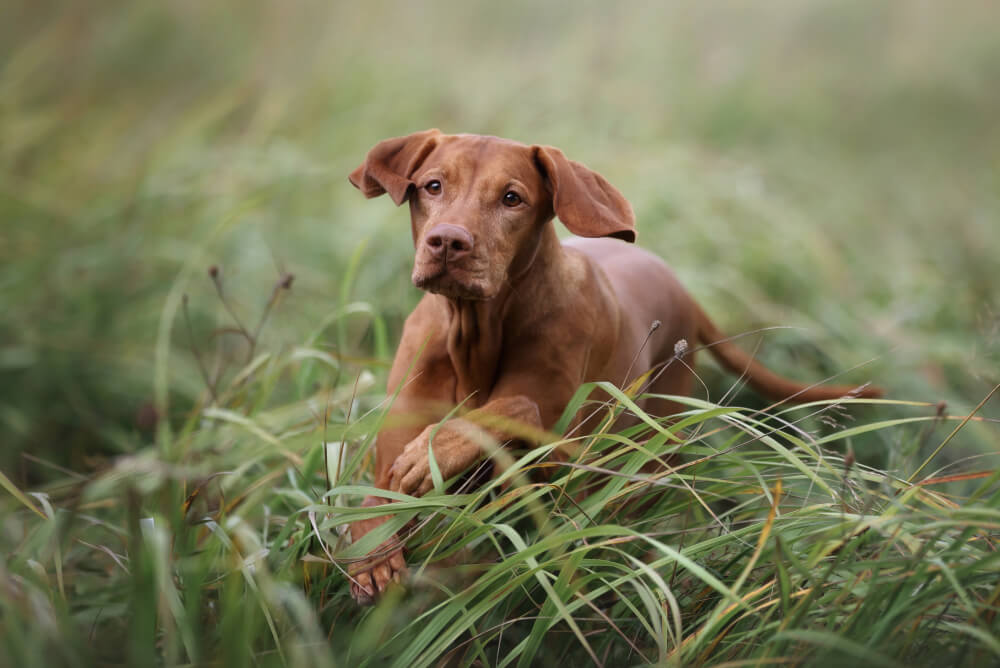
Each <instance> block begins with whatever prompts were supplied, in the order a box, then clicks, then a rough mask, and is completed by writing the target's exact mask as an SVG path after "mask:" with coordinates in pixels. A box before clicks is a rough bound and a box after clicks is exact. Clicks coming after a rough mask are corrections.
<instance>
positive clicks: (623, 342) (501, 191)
mask: <svg viewBox="0 0 1000 668" xmlns="http://www.w3.org/2000/svg"><path fill="white" fill-rule="evenodd" d="M350 180H351V183H352V184H354V185H355V186H356V187H357V188H359V189H360V190H361V192H362V193H364V195H365V197H376V196H378V195H381V194H383V193H388V194H389V196H390V197H391V198H392V200H393V201H394V202H395V203H396V204H397V205H399V204H402V203H403V202H407V201H408V202H409V204H410V216H411V221H412V228H411V229H412V232H413V242H414V245H415V246H416V259H415V262H414V268H413V277H412V278H413V283H414V284H415V285H416V286H417V287H419V288H421V289H423V290H424V291H426V292H427V294H426V295H424V297H423V299H422V300H421V301H420V303H419V304H418V305H417V307H416V309H415V310H414V311H413V313H412V314H411V315H410V317H409V318H407V320H406V325H405V327H404V329H403V337H402V341H401V342H400V344H399V350H398V351H397V352H396V358H395V361H394V362H393V365H392V370H391V372H390V374H389V391H390V392H392V391H394V390H396V389H397V388H399V387H400V386H402V389H400V391H399V394H398V396H397V398H396V400H395V402H394V403H393V404H392V408H391V411H390V413H391V414H395V415H398V416H402V415H405V416H409V418H410V421H409V424H407V425H406V426H399V423H398V422H397V424H396V426H389V427H387V428H385V429H383V430H382V431H381V432H380V433H379V434H378V440H377V443H376V450H375V486H376V487H378V488H380V489H388V490H393V491H397V492H403V493H406V494H413V495H421V494H424V493H426V492H427V491H429V490H430V489H432V488H433V482H432V477H431V472H430V465H429V461H428V439H429V438H430V437H431V435H432V432H434V436H433V451H434V459H435V461H436V462H437V465H438V467H439V468H440V472H441V475H442V476H443V478H444V479H445V480H447V479H449V478H451V477H453V476H455V475H458V474H459V473H462V472H463V471H465V470H467V469H468V468H469V467H471V466H472V465H473V464H474V463H475V462H476V461H478V460H479V459H481V458H482V457H483V456H484V453H483V450H482V447H481V445H480V443H481V441H477V439H474V438H470V437H469V434H470V431H469V429H470V423H475V424H478V425H483V424H486V425H491V424H492V425H495V426H494V427H489V426H487V428H486V431H487V432H488V433H489V434H490V435H491V436H492V437H494V438H495V439H496V440H497V441H498V442H504V441H509V440H511V439H512V438H513V437H514V436H515V434H513V433H511V432H510V431H508V430H505V428H504V427H503V426H502V425H504V424H513V423H520V424H527V425H529V426H531V427H535V428H537V429H538V430H545V429H549V428H551V427H552V426H553V425H554V424H555V422H556V420H557V419H558V418H559V416H560V415H561V414H562V412H563V411H564V409H565V408H566V405H567V403H568V402H569V400H570V398H571V397H572V395H573V393H574V392H575V391H576V390H577V388H578V387H579V386H580V385H581V384H582V383H585V382H589V381H597V380H607V381H611V382H613V383H615V384H616V385H619V386H625V385H627V384H628V383H630V382H632V381H633V380H634V379H636V378H638V377H639V376H641V375H643V374H644V373H646V372H647V371H649V370H650V369H652V368H653V367H654V366H655V365H657V364H658V363H662V362H666V361H668V360H670V359H671V358H673V357H674V356H675V354H680V355H681V356H682V359H683V361H684V362H685V363H684V364H679V363H678V364H671V365H669V366H667V367H666V368H665V370H664V371H663V373H661V374H660V375H659V376H658V377H656V380H655V381H654V382H653V384H652V386H651V387H650V388H649V390H648V391H649V392H650V393H653V394H668V395H669V394H672V395H688V394H689V393H690V391H691V389H692V383H693V380H694V376H693V373H692V372H691V370H690V368H691V365H692V364H693V362H694V359H693V358H694V354H693V352H690V351H688V352H685V350H686V348H685V347H684V345H685V344H686V343H691V344H692V345H693V344H694V343H695V342H700V343H702V344H706V345H707V344H711V347H710V348H709V350H710V351H711V352H712V354H713V355H714V356H715V357H716V358H717V359H718V360H719V362H721V363H722V365H723V366H725V367H726V368H727V369H729V370H730V371H732V372H734V373H737V374H740V375H744V376H745V377H746V378H747V381H748V382H749V384H750V385H751V386H752V387H754V388H755V389H757V390H758V391H759V392H761V393H762V394H764V395H766V396H768V397H771V398H774V399H785V398H792V399H793V400H795V401H812V400H816V399H830V398H838V397H842V396H845V395H852V396H862V397H873V396H878V395H879V391H878V390H877V389H875V388H852V387H840V386H813V387H806V386H804V385H801V384H799V383H796V382H794V381H791V380H788V379H786V378H782V377H781V376H778V375H776V374H774V373H772V372H770V371H768V370H767V369H766V368H764V367H763V366H762V365H760V364H758V363H757V362H755V361H754V360H753V358H752V357H750V356H749V355H747V354H746V353H744V352H743V351H741V350H740V349H739V348H738V347H736V346H735V345H734V344H732V343H730V342H727V341H725V340H724V339H725V337H724V335H723V334H721V333H720V332H719V331H718V330H717V329H716V328H715V327H714V326H713V325H712V323H711V322H710V321H709V319H708V318H707V317H706V316H705V314H704V313H703V312H702V310H701V309H700V308H699V307H698V305H697V304H695V303H694V301H693V300H692V299H691V297H690V296H688V294H687V292H686V291H685V290H684V288H683V287H682V286H681V284H680V283H679V282H678V280H677V278H676V277H675V276H674V274H673V272H671V270H670V269H669V268H668V267H667V265H666V264H664V263H663V261H661V260H660V259H659V258H657V257H656V256H654V255H652V254H651V253H648V252H646V251H644V250H642V249H639V248H636V247H635V246H631V245H629V244H628V243H624V242H631V241H634V240H635V217H634V215H633V213H632V208H631V206H629V203H628V202H627V201H626V200H625V198H624V197H623V196H622V195H621V193H620V192H618V190H616V189H615V188H614V187H613V186H612V185H611V184H609V183H608V182H607V181H605V180H604V178H603V177H601V176H600V175H599V174H597V173H595V172H593V171H591V170H589V169H587V168H586V167H584V166H583V165H581V164H579V163H576V162H573V161H571V160H568V159H566V157H565V156H564V155H563V153H562V151H560V150H559V149H556V148H552V147H548V146H525V145H524V144H519V143H517V142H513V141H509V140H506V139H498V138H496V137H484V136H478V135H443V134H441V133H440V132H438V131H437V130H428V131H426V132H418V133H416V134H412V135H409V136H406V137H397V138H394V139H387V140H385V141H383V142H380V143H379V144H377V145H376V146H375V147H374V148H373V149H372V150H371V151H370V152H369V153H368V156H367V157H366V158H365V161H364V163H363V164H362V165H361V166H360V167H359V168H358V169H357V170H355V171H354V172H353V173H352V174H351V176H350ZM553 216H558V217H559V220H561V221H562V222H563V224H565V225H566V227H568V228H569V230H570V231H571V232H573V233H574V234H576V235H578V236H579V237H588V238H586V239H579V238H575V239H572V240H571V241H567V242H565V243H560V241H559V239H558V238H557V237H556V231H555V227H554V226H553V225H552V219H553ZM601 237H604V238H601ZM608 237H611V238H608ZM655 321H659V322H660V323H662V325H661V326H659V327H658V328H655V331H653V332H652V333H650V332H651V328H652V327H651V326H652V324H653V323H654V322H655ZM681 341H683V342H685V343H684V344H681V346H680V347H679V348H677V349H675V345H677V344H678V342H681ZM463 402H464V403H463ZM458 404H463V407H469V408H472V409H474V410H473V411H472V412H471V413H469V414H466V415H464V416H463V417H458V418H452V419H448V420H446V421H444V422H441V423H440V424H438V422H439V421H441V420H444V418H445V415H446V411H447V407H453V406H456V405H458ZM642 406H643V408H644V409H645V410H646V411H647V412H649V413H651V414H653V415H669V414H671V413H672V412H676V410H677V408H678V407H677V406H676V405H671V404H670V403H669V402H666V401H663V400H655V401H654V400H647V401H645V402H644V403H643V404H642ZM413 416H422V417H421V418H420V419H419V422H418V424H413ZM584 426H585V427H586V426H587V425H584ZM435 430H436V431H435ZM384 502H385V501H384V500H383V499H381V498H379V497H376V496H370V497H368V498H367V499H365V501H364V505H366V506H371V505H377V504H380V503H384ZM384 521H385V517H380V518H376V519H372V520H365V521H360V522H356V523H355V524H353V525H352V527H351V533H352V537H353V540H355V541H356V540H358V539H359V538H360V537H361V536H362V535H364V534H365V533H367V532H368V531H370V530H372V529H373V528H374V527H376V526H378V525H379V524H381V523H382V522H384ZM377 552H378V553H379V554H378V556H376V557H373V558H371V559H369V560H368V561H366V562H364V563H362V564H360V566H356V567H355V568H354V569H352V570H353V571H354V576H355V582H354V584H353V586H352V594H353V595H354V597H355V598H356V599H357V600H358V601H359V602H370V601H371V600H372V599H373V598H374V597H375V596H376V595H377V594H378V593H380V592H382V591H383V590H384V589H385V587H386V586H387V585H388V583H389V582H390V581H392V580H398V579H399V578H400V576H401V575H402V574H403V573H404V571H405V568H406V564H405V562H404V560H403V555H402V546H401V545H400V544H399V543H398V541H395V540H391V541H389V542H388V543H386V544H384V545H383V546H382V547H381V548H380V549H379V550H378V551H377Z"/></svg>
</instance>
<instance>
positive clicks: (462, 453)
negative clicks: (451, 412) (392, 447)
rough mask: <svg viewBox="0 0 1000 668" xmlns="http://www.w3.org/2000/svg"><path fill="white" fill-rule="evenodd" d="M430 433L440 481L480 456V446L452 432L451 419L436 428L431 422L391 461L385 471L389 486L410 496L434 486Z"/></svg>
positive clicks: (462, 469)
mask: <svg viewBox="0 0 1000 668" xmlns="http://www.w3.org/2000/svg"><path fill="white" fill-rule="evenodd" d="M435 430H436V433H435ZM432 434H433V435H434V436H433V450H434V461H435V462H436V463H437V466H438V470H439V471H440V472H441V478H442V480H448V479H449V478H452V477H454V476H456V475H458V474H459V473H461V472H462V471H464V470H466V469H468V468H469V467H470V466H472V465H473V464H475V463H476V460H478V459H479V458H480V457H481V456H482V450H481V448H480V447H479V446H478V445H477V444H476V443H474V442H473V441H471V440H470V439H469V438H467V437H465V436H463V435H462V434H460V433H459V432H458V431H456V430H455V429H454V425H452V423H451V422H447V423H445V424H444V425H441V426H440V427H439V426H438V425H431V426H429V427H427V428H426V429H424V430H423V432H421V433H420V435H419V436H417V437H416V438H415V439H413V440H412V441H410V442H409V443H408V444H407V445H406V448H404V449H403V452H402V454H400V455H399V457H397V458H396V461H395V462H393V465H392V468H391V469H390V471H389V489H391V490H392V491H394V492H402V493H403V494H411V495H413V496H422V495H424V494H426V493H427V492H429V491H431V490H432V489H434V478H433V476H432V475H431V466H430V456H429V453H428V443H429V442H431V440H432V439H431V435H432Z"/></svg>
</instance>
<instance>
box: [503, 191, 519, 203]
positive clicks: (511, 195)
mask: <svg viewBox="0 0 1000 668" xmlns="http://www.w3.org/2000/svg"><path fill="white" fill-rule="evenodd" d="M520 203H521V196H520V195H518V194H517V193H516V192H514V191H513V190H508V191H507V192H506V193H505V194H504V196H503V204H504V206H517V205H518V204H520Z"/></svg>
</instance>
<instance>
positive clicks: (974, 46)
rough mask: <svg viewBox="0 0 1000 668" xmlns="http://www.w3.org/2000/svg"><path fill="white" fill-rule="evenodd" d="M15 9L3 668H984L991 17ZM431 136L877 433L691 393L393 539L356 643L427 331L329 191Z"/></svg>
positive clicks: (9, 119) (265, 6)
mask: <svg viewBox="0 0 1000 668" xmlns="http://www.w3.org/2000/svg"><path fill="white" fill-rule="evenodd" d="M9 4H10V6H9V7H5V8H4V9H3V11H2V16H3V20H2V21H0V439H2V443H3V447H2V448H0V487H3V489H4V491H3V492H0V637H2V641H0V663H3V664H5V665H17V666H32V665H91V664H94V663H102V664H109V663H122V662H128V663H130V664H140V665H151V664H153V663H165V664H204V663H210V662H224V663H226V664H233V665H247V664H249V663H256V664H266V665H270V664H274V665H288V664H291V665H305V664H311V665H319V664H324V665H325V664H330V665H360V664H367V665H378V664H382V663H386V662H395V663H400V664H407V665H426V664H435V663H437V662H439V661H442V660H449V661H453V662H455V663H458V664H459V665H473V664H476V665H498V664H503V665H507V664H512V663H513V664H518V665H528V664H532V663H543V662H549V661H552V660H571V661H573V660H575V661H583V662H597V663H601V664H604V665H619V664H622V663H628V664H642V663H668V664H669V663H673V664H676V665H689V664H713V665H714V664H729V665H743V664H741V663H740V662H749V663H753V664H755V665H756V664H761V665H765V664H778V663H807V664H809V665H823V664H830V665H838V664H842V663H844V662H847V661H856V662H860V663H864V664H875V663H882V664H900V663H908V664H918V665H922V664H940V663H946V664H948V665H951V664H955V665H980V664H987V663H991V662H996V660H997V654H998V653H1000V652H998V642H997V639H996V638H997V635H998V634H997V622H996V613H997V606H998V596H1000V584H998V578H997V577H996V572H997V570H998V569H997V564H996V559H995V554H996V550H995V545H994V542H993V541H994V540H995V536H996V532H997V526H998V521H997V520H998V518H997V507H998V501H1000V498H998V496H997V495H998V491H997V489H998V487H997V482H998V481H997V474H996V473H995V470H996V452H997V443H998V438H997V425H996V405H997V404H996V401H997V399H996V398H995V395H994V398H992V399H990V400H989V401H986V402H984V401H983V400H984V398H987V397H988V396H989V392H990V390H991V389H992V388H993V387H994V386H995V384H996V383H997V382H998V379H1000V358H998V354H1000V346H998V340H1000V339H998V337H1000V324H998V323H1000V318H998V314H1000V301H998V297H997V292H996V289H995V283H996V278H995V275H996V266H997V263H996V258H997V257H998V256H1000V235H998V234H996V227H997V225H996V223H997V219H998V215H1000V201H998V196H997V193H998V192H1000V190H998V188H997V186H998V184H1000V171H998V170H1000V163H998V162H997V161H996V156H997V155H998V154H1000V134H998V126H997V124H996V110H997V109H998V108H1000V97H998V96H1000V92H998V91H1000V89H998V88H997V87H996V86H995V81H996V80H997V76H998V74H1000V37H998V35H997V33H996V31H995V29H994V25H995V23H996V21H995V19H996V10H995V8H994V7H993V5H992V3H989V2H985V1H984V2H966V3H961V4H960V5H955V6H949V7H948V8H947V9H946V10H945V9H942V8H940V7H938V6H937V5H931V4H923V5H922V4H916V3H900V4H885V5H872V4H871V3H867V2H861V1H850V2H826V1H820V0H816V1H814V2H807V3H798V2H796V3H791V2H788V3H784V2H782V3H777V4H770V5H768V6H766V7H762V6H760V5H759V4H758V3H753V4H750V3H741V2H732V3H723V4H717V3H716V4H711V5H705V6H698V7H692V6H690V5H688V4H669V3H658V4H646V5H638V4H634V3H628V4H625V5H621V6H618V5H608V4H606V3H589V2H585V3H572V4H569V3H546V4H545V5H544V6H537V5H536V4H535V3H519V2H515V3H505V4H503V5H496V6H487V5H477V6H474V5H468V4H453V3H445V2H417V3H407V4H405V5H400V4H397V3H388V2H386V3H383V2H368V3H361V4H358V5H342V4H336V3H334V4H331V3H318V2H306V3H295V4H292V3H269V2H233V1H232V0H217V1H215V2H211V3H190V2H188V3H185V2H175V3H159V4H157V3H126V2H107V3H103V4H101V5H100V6H99V7H97V6H89V5H87V6H84V5H82V4H80V3H74V2H63V1H59V0H54V1H47V2H39V3H27V2H14V3H9ZM432 126H438V127H441V128H442V129H443V130H445V131H470V132H486V133H491V134H498V135H503V136H510V137H514V138H517V139H521V140H523V141H528V142H539V143H550V144H555V145H558V146H560V147H561V148H563V149H564V150H565V151H566V152H567V154H568V155H570V156H571V157H573V158H575V159H579V160H581V161H583V162H585V163H587V164H588V165H589V166H591V167H594V168H595V169H597V170H598V171H600V172H602V173H603V174H605V175H606V176H607V177H608V178H609V180H610V181H611V182H613V183H615V184H616V185H618V186H619V187H621V189H622V190H623V191H624V192H625V194H626V195H627V197H628V198H629V200H630V201H631V202H632V203H633V205H634V208H635V210H636V212H637V214H638V218H639V229H640V242H641V243H642V245H644V246H645V247H647V248H649V249H651V250H653V251H655V252H657V253H659V254H661V255H662V256H664V257H665V258H667V259H668V260H669V261H670V262H671V264H672V265H673V266H674V268H675V269H676V270H677V271H678V273H679V274H680V275H681V276H682V278H683V279H684V282H685V283H686V284H687V285H688V286H689V287H690V289H691V291H692V292H693V293H694V295H695V296H696V298H698V299H699V301H701V302H702V303H703V304H704V305H705V306H706V309H707V310H708V312H709V313H711V314H712V315H713V317H714V318H715V319H716V320H717V321H718V322H719V324H720V325H721V326H722V327H723V328H724V329H726V330H727V331H729V332H732V333H737V332H740V331H748V330H752V329H754V328H756V327H758V326H760V325H788V326H791V328H790V329H785V330H781V331H780V332H778V333H773V332H772V333H769V334H768V335H767V336H766V337H763V339H762V340H761V342H760V346H759V352H760V355H761V356H762V357H763V359H764V361H765V362H766V363H768V364H769V365H770V366H771V367H773V368H775V369H776V370H779V371H781V372H782V373H785V374H786V375H790V376H793V377H796V378H800V379H820V378H824V377H827V376H832V375H835V374H839V373H842V372H844V370H845V369H848V368H850V367H852V366H855V365H860V367H859V368H857V369H855V370H853V371H852V372H850V373H851V378H852V379H855V378H856V379H859V380H865V379H873V380H875V381H877V382H878V383H879V384H880V385H883V386H885V387H886V388H887V389H888V391H889V396H890V397H892V398H893V400H892V401H886V402H867V403H865V404H850V405H818V406H810V407H802V408H797V409H783V408H777V409H774V410H771V411H768V412H764V413H760V412H757V411H758V409H760V408H762V407H763V404H761V403H760V402H759V400H758V399H756V398H755V397H753V395H751V394H749V393H745V392H742V391H741V392H737V393H736V394H735V395H731V396H730V398H729V399H728V400H726V401H724V402H723V401H722V400H721V397H723V396H725V394H724V393H725V392H726V391H727V390H728V389H729V385H730V382H731V381H730V380H728V379H726V378H724V377H722V376H721V375H719V374H718V373H716V371H715V370H714V368H713V367H711V366H707V367H703V368H700V369H699V370H700V372H701V373H702V375H703V377H704V378H705V380H706V383H707V387H708V388H709V389H710V390H711V392H710V393H709V394H707V395H699V396H698V397H696V398H694V399H689V400H688V403H687V404H685V405H687V406H689V410H688V412H687V413H686V414H685V416H684V417H683V421H682V422H681V423H678V422H676V421H667V420H664V419H663V418H664V416H650V419H649V422H648V423H644V424H645V426H644V427H643V428H641V429H634V430H631V431H626V432H624V433H621V434H604V433H597V434H592V435H583V434H572V435H570V436H569V437H566V435H564V434H555V435H553V441H552V443H551V444H550V445H549V446H547V447H557V445H558V446H559V447H567V448H570V449H572V451H573V452H575V453H577V454H578V455H580V456H579V458H577V459H574V460H572V462H571V464H572V465H567V466H564V467H562V468H559V469H557V470H555V471H551V470H550V473H552V476H551V478H550V480H549V481H548V482H545V483H539V482H537V481H535V482H532V481H533V480H536V477H533V476H532V475H530V472H531V471H533V470H534V469H535V468H538V467H540V466H541V460H540V459H537V458H538V457H541V456H542V455H543V454H544V449H543V450H539V451H536V452H535V453H533V454H528V455H524V456H523V458H522V459H520V460H519V463H518V466H517V467H516V468H515V469H514V470H513V471H512V472H511V474H510V475H511V476H512V478H511V480H512V482H511V484H510V485H502V484H500V482H497V483H493V484H490V485H488V486H487V487H486V488H484V489H482V490H478V491H475V492H470V493H468V494H463V495H459V496H430V497H427V498H423V499H404V500H401V501H400V503H397V504H395V505H394V506H393V507H392V510H393V511H394V512H396V511H398V512H399V517H398V518H397V519H396V520H394V522H393V523H391V526H396V527H401V526H403V524H404V523H406V522H407V521H408V520H409V519H410V518H415V519H416V522H415V524H414V525H413V526H409V525H408V526H407V528H406V535H407V546H408V549H409V559H410V564H411V575H412V577H411V586H410V589H409V591H408V592H407V593H405V594H404V593H400V592H397V593H394V594H391V595H390V596H389V597H387V599H386V600H385V601H383V602H382V603H380V604H379V605H378V606H376V607H374V608H372V609H359V608H358V607H357V606H355V605H354V604H353V602H351V601H350V600H349V594H348V586H347V578H346V576H345V574H344V571H345V570H346V569H347V568H348V567H349V564H350V563H351V560H352V559H354V558H356V557H357V556H358V553H359V551H363V549H360V548H351V547H349V546H348V545H346V543H345V540H344V538H343V534H342V533H341V527H342V526H343V525H344V524H345V523H347V522H350V521H351V520H352V519H356V518H358V517H362V516H366V515H368V514H371V513H376V512H383V511H384V509H383V510H379V509H360V508H358V502H359V501H360V498H361V497H362V496H363V495H364V494H365V493H366V491H367V490H368V489H369V487H368V486H369V485H370V468H371V448H372V439H373V437H374V434H375V433H376V432H377V429H378V425H379V423H380V420H381V419H382V415H383V413H384V410H385V408H386V404H385V401H386V398H385V396H384V393H383V382H384V377H385V365H386V364H387V362H388V360H389V358H390V356H391V352H392V346H393V342H394V341H395V339H396V336H397V334H398V331H399V327H400V324H401V322H402V318H403V317H404V316H405V314H406V313H407V312H408V310H409V308H410V307H411V306H412V304H413V303H414V301H415V299H416V298H417V296H418V294H417V292H416V290H414V289H413V288H412V287H411V286H410V285H409V283H408V280H407V278H406V277H407V276H408V264H409V262H410V253H411V244H410V239H409V235H408V232H407V225H406V220H405V212H403V211H398V210H394V209H393V207H391V206H390V205H389V203H388V202H383V201H378V202H368V203H366V202H364V201H363V200H362V198H360V196H358V194H357V193H356V192H355V191H354V189H353V188H351V187H350V186H349V185H348V184H347V183H346V180H345V175H346V174H347V173H348V172H349V171H350V170H351V169H353V168H354V167H355V166H356V165H357V163H358V162H359V161H360V159H361V157H362V156H363V155H364V153H365V151H366V150H367V149H368V148H369V147H370V146H371V145H372V144H373V143H374V142H375V141H377V140H378V139H381V138H383V137H385V136H389V135H393V134H400V133H403V132H408V131H412V130H418V129H424V128H426V127H432ZM212 266H215V267H216V272H217V273H216V276H215V278H214V279H213V278H212V277H211V276H209V275H208V274H207V272H208V271H209V268H210V267H212ZM292 275H294V280H291V279H290V278H289V277H290V276H292ZM259 323H262V324H261V325H260V326H258V324H259ZM869 360H874V361H872V362H869ZM581 400H583V399H581ZM717 402H718V403H717ZM719 403H724V404H726V405H719ZM622 409H623V408H622V404H616V405H615V406H612V407H604V408H602V410H605V411H611V410H622ZM973 414H974V415H973ZM969 415H973V417H972V418H971V419H969V420H967V421H966V420H965V419H964V418H965V417H966V416H969ZM942 445H943V446H944V447H943V448H942V447H941V446H942ZM675 450H677V451H679V452H680V459H679V460H677V468H676V470H671V471H668V472H667V473H665V474H664V475H662V476H658V477H652V476H648V475H645V474H641V473H637V471H639V470H640V469H641V467H642V464H644V463H645V462H646V461H648V460H649V459H651V458H653V457H660V458H661V459H662V458H663V457H665V456H666V455H667V454H669V453H671V452H674V451H675ZM670 461H674V460H670ZM518 472H523V473H524V475H523V476H520V477H518V476H517V475H516V474H517V473H518ZM584 488H588V489H591V493H590V495H589V496H586V498H582V495H580V494H578V493H577V492H578V491H579V490H581V489H584ZM414 527H415V528H414ZM377 537H378V536H376V538H377ZM372 540H374V538H373V539H372ZM363 547H364V546H362V548H363Z"/></svg>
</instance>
